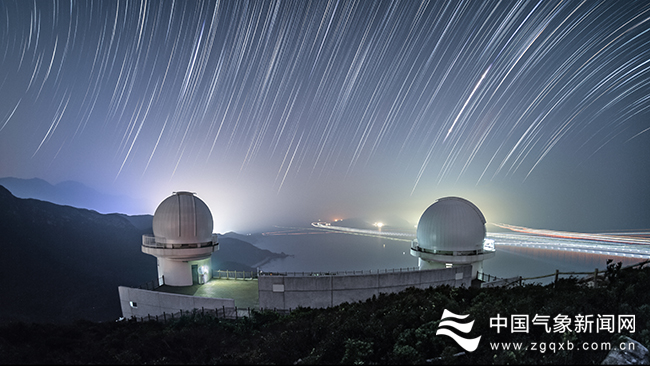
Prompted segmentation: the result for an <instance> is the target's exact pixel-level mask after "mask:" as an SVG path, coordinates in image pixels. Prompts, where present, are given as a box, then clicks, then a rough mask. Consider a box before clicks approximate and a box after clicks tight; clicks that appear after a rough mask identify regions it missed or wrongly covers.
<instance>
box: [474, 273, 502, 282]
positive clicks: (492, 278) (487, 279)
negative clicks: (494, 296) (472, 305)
mask: <svg viewBox="0 0 650 366" xmlns="http://www.w3.org/2000/svg"><path fill="white" fill-rule="evenodd" d="M476 279H477V280H480V281H483V282H492V281H498V280H500V279H501V278H499V277H497V276H492V275H490V274H487V273H483V272H476Z"/></svg>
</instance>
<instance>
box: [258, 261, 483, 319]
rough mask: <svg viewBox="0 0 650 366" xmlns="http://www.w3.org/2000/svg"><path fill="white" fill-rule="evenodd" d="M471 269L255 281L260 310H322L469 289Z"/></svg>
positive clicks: (288, 277)
mask: <svg viewBox="0 0 650 366" xmlns="http://www.w3.org/2000/svg"><path fill="white" fill-rule="evenodd" d="M471 268H472V267H471V266H457V267H452V268H443V269H431V270H419V271H418V270H416V271H405V272H390V273H375V274H362V275H333V276H269V275H263V276H260V277H259V278H258V286H259V297H260V298H259V301H260V302H259V304H260V308H262V309H274V308H275V309H290V308H292V309H295V308H297V307H300V306H302V307H311V308H325V307H330V306H336V305H339V304H342V303H344V302H356V301H363V300H366V299H368V298H371V297H372V296H373V295H375V296H379V294H380V293H392V292H400V291H403V290H405V289H406V288H408V287H416V288H428V287H436V286H440V285H450V286H455V287H460V286H465V287H469V286H470V284H471V275H472V274H471Z"/></svg>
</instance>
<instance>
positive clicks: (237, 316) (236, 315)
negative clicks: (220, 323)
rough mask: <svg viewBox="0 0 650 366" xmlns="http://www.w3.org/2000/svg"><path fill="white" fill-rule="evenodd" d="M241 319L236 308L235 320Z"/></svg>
mask: <svg viewBox="0 0 650 366" xmlns="http://www.w3.org/2000/svg"><path fill="white" fill-rule="evenodd" d="M237 319H239V314H238V313H237V307H236V306H235V320H237Z"/></svg>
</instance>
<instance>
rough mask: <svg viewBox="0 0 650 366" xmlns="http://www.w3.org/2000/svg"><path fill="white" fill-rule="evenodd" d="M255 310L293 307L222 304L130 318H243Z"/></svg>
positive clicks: (284, 312) (278, 311)
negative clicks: (252, 306) (253, 307)
mask: <svg viewBox="0 0 650 366" xmlns="http://www.w3.org/2000/svg"><path fill="white" fill-rule="evenodd" d="M253 311H258V312H266V311H273V312H275V313H278V314H280V315H288V314H291V312H292V309H291V308H289V309H276V308H273V309H269V308H266V309H259V310H255V309H251V308H250V307H248V308H238V307H236V306H235V307H225V306H222V307H221V308H214V309H206V308H204V307H202V308H201V309H193V310H191V311H190V310H180V311H177V312H175V313H167V312H163V313H162V314H160V315H151V314H147V315H146V316H132V317H131V318H129V319H128V320H131V321H136V322H147V321H157V322H163V323H167V322H171V321H174V320H178V319H181V317H203V316H206V317H212V318H217V319H234V320H238V319H242V318H246V317H250V316H251V315H252V313H253ZM122 320H126V319H124V318H120V319H118V321H122Z"/></svg>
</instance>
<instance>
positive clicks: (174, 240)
mask: <svg viewBox="0 0 650 366" xmlns="http://www.w3.org/2000/svg"><path fill="white" fill-rule="evenodd" d="M212 225H213V223H212V214H211V213H210V209H209V208H208V206H207V205H206V204H205V202H203V201H202V200H201V199H200V198H198V197H197V196H196V195H195V194H194V193H192V192H174V194H172V195H171V196H169V197H167V198H166V199H165V200H164V201H162V202H161V203H160V205H158V208H157V209H156V212H155V213H154V216H153V235H143V236H142V252H143V253H146V254H150V255H153V256H154V257H156V258H157V259H158V282H159V284H160V285H162V284H163V283H164V284H165V285H168V286H191V285H192V284H197V283H198V284H203V283H205V282H207V281H209V280H210V279H211V278H212V264H211V256H212V252H214V251H215V250H219V243H218V241H217V235H216V234H213V233H212Z"/></svg>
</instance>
